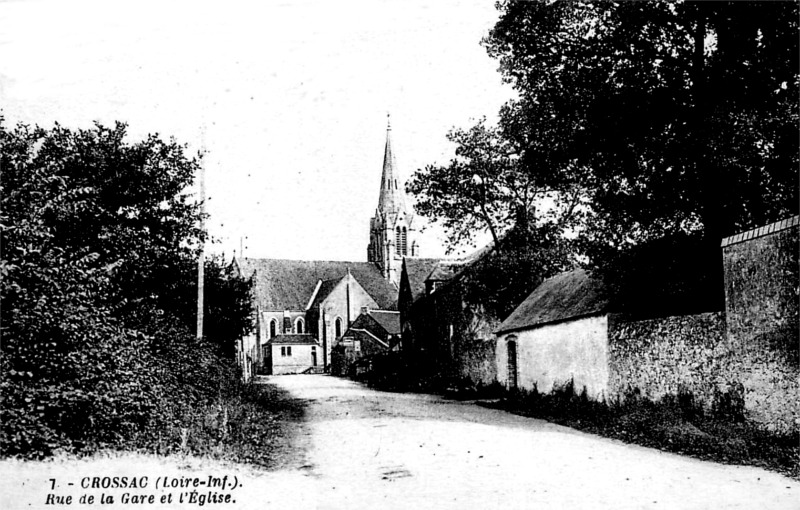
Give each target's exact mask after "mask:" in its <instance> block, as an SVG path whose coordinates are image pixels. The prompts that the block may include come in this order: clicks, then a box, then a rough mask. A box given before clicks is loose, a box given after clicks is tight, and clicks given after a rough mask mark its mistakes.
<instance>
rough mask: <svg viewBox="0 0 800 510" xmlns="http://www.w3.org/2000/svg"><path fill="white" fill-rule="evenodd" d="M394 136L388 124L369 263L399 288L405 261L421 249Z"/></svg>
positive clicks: (371, 232) (371, 230)
mask: <svg viewBox="0 0 800 510" xmlns="http://www.w3.org/2000/svg"><path fill="white" fill-rule="evenodd" d="M391 134H392V125H391V123H388V124H387V127H386V148H385V149H384V153H383V174H382V175H381V189H380V195H378V208H377V209H376V210H375V216H374V217H373V218H372V219H371V220H370V222H369V247H368V248H367V260H368V261H369V262H374V263H375V264H376V265H377V266H378V268H380V270H381V272H382V273H383V276H384V278H386V279H388V280H389V281H391V282H392V283H394V284H395V285H398V286H399V284H400V271H401V268H402V263H403V257H408V256H411V257H418V256H419V247H418V245H417V241H416V237H417V236H416V228H415V225H414V213H413V211H409V210H408V209H407V208H406V194H405V191H404V189H403V184H402V183H401V182H400V178H399V175H398V172H397V162H396V161H395V158H394V153H393V152H392V138H391Z"/></svg>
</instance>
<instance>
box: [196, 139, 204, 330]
mask: <svg viewBox="0 0 800 510" xmlns="http://www.w3.org/2000/svg"><path fill="white" fill-rule="evenodd" d="M200 129H201V131H200V144H201V149H200V150H201V155H200V158H201V159H200V231H201V232H202V234H201V235H203V236H205V231H206V163H205V156H206V127H205V125H203V126H202V127H201V128H200ZM205 264H206V243H205V239H201V240H200V255H199V257H198V259H197V340H202V339H203V298H204V296H203V293H204V290H205V289H204V287H205V275H204V271H205Z"/></svg>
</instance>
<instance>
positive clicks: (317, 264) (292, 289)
mask: <svg viewBox="0 0 800 510" xmlns="http://www.w3.org/2000/svg"><path fill="white" fill-rule="evenodd" d="M235 263H236V265H237V266H238V267H239V270H240V271H241V273H242V275H243V276H245V277H249V276H252V274H253V273H256V275H257V278H256V284H255V296H256V301H257V304H258V306H259V307H260V308H261V310H265V311H267V310H274V311H278V310H280V311H282V310H305V309H306V306H307V305H308V302H309V300H310V299H311V295H312V294H313V293H314V289H315V288H316V287H317V282H319V280H323V281H326V280H338V279H341V278H342V277H344V276H345V275H346V274H347V270H348V269H350V273H351V274H352V275H353V278H355V279H356V280H357V281H358V283H359V284H360V285H361V286H362V287H363V288H364V290H365V291H367V293H368V294H369V295H370V296H372V299H374V300H375V302H376V303H378V306H380V307H381V308H383V309H388V310H391V309H393V308H395V307H396V306H397V288H396V287H395V286H394V285H393V284H392V283H391V282H389V281H388V280H386V279H385V278H384V277H383V275H382V274H381V272H380V270H378V268H377V266H375V264H373V263H371V262H342V261H321V260H283V259H251V258H243V259H237V260H236V261H235ZM320 290H322V289H320Z"/></svg>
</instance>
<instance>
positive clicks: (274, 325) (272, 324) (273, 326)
mask: <svg viewBox="0 0 800 510" xmlns="http://www.w3.org/2000/svg"><path fill="white" fill-rule="evenodd" d="M277 334H278V321H277V320H275V319H272V320H271V321H269V337H270V338H275V335H277Z"/></svg>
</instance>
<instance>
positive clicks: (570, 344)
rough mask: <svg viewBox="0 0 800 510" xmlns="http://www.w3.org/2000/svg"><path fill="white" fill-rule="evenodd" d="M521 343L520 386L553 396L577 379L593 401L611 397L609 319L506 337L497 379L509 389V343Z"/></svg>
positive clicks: (499, 346)
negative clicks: (551, 393) (552, 392)
mask: <svg viewBox="0 0 800 510" xmlns="http://www.w3.org/2000/svg"><path fill="white" fill-rule="evenodd" d="M512 337H516V342H517V386H518V387H519V388H520V389H526V390H532V389H533V387H534V385H536V387H537V389H538V390H539V392H540V393H549V392H550V391H552V390H553V388H554V386H558V385H561V384H563V383H565V382H567V381H569V380H570V379H573V381H574V384H575V391H576V392H580V391H582V390H583V387H584V386H586V391H587V394H588V396H589V397H590V398H593V399H598V400H600V399H603V398H605V396H606V395H607V394H608V377H609V369H608V317H607V316H600V317H589V318H585V319H578V320H574V321H568V322H563V323H559V324H550V325H545V326H541V327H538V328H531V329H527V330H522V331H517V332H513V333H507V334H503V335H501V336H500V337H499V338H498V341H497V349H496V350H495V353H496V356H495V360H496V362H497V380H498V381H499V382H500V383H501V384H503V385H505V386H508V383H509V377H508V341H509V339H510V338H512Z"/></svg>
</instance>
